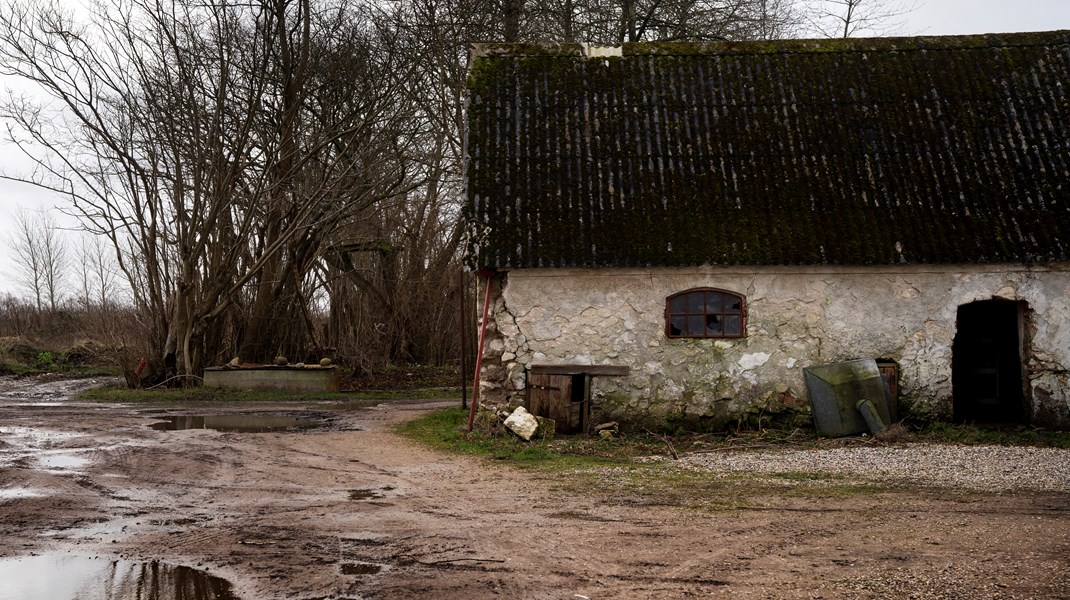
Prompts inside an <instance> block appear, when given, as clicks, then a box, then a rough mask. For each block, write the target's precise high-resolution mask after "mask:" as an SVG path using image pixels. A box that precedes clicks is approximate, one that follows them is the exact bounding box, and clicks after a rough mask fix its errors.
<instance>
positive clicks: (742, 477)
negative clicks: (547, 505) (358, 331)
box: [396, 408, 886, 511]
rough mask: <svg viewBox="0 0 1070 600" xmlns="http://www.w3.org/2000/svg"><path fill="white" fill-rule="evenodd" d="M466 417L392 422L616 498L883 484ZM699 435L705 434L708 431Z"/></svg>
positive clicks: (443, 445) (820, 494) (707, 503)
mask: <svg viewBox="0 0 1070 600" xmlns="http://www.w3.org/2000/svg"><path fill="white" fill-rule="evenodd" d="M467 419H468V413H467V411H465V410H462V409H460V408H450V409H446V410H441V411H436V412H432V413H429V414H427V415H425V416H424V417H422V418H420V419H417V420H415V421H409V422H406V423H403V424H401V425H398V426H397V429H396V430H397V432H398V433H400V434H402V435H404V436H406V437H409V438H410V439H413V440H416V441H418V442H420V443H423V444H425V445H427V446H430V447H432V448H435V449H437V450H441V451H444V452H452V453H455V454H462V455H467V456H477V457H483V458H486V459H489V460H493V461H495V462H499V463H501V464H505V465H508V466H511V467H516V468H521V469H525V470H526V471H528V472H530V473H532V475H533V476H535V477H545V478H546V479H547V480H548V481H552V482H553V486H554V489H556V490H561V491H566V492H571V493H577V494H585V495H596V496H600V497H603V498H605V499H606V501H608V502H612V503H618V504H633V505H644V506H655V505H665V506H685V507H691V508H696V509H701V510H716V511H724V510H740V509H743V508H748V507H752V506H761V505H762V504H763V503H765V502H766V501H767V499H768V498H770V497H780V498H807V499H809V498H841V497H848V496H852V495H857V494H872V493H874V492H876V491H881V490H883V489H886V488H882V487H879V486H874V485H869V484H859V483H857V482H853V481H849V480H847V479H845V478H841V477H837V476H834V475H821V474H812V473H785V474H782V476H769V475H758V474H751V473H723V472H721V473H709V472H705V471H698V470H691V469H687V468H681V467H679V466H678V465H677V464H676V463H674V462H672V461H669V460H655V461H650V460H643V461H639V460H636V459H637V458H640V457H649V456H651V455H664V454H666V453H667V446H666V444H665V441H664V440H662V439H661V438H658V437H657V436H653V435H632V436H627V437H624V438H616V439H611V440H603V439H601V438H598V437H587V436H562V437H558V438H556V439H554V440H549V441H547V440H535V441H532V442H524V441H522V440H520V439H519V438H517V437H515V436H512V435H501V436H498V435H492V434H490V433H486V432H481V431H473V432H468V431H466V425H467ZM702 439H706V440H709V438H708V436H707V437H704V438H702ZM692 441H693V440H692ZM673 445H674V446H675V447H677V449H680V448H682V447H687V446H689V445H690V443H688V442H687V440H676V441H674V442H673Z"/></svg>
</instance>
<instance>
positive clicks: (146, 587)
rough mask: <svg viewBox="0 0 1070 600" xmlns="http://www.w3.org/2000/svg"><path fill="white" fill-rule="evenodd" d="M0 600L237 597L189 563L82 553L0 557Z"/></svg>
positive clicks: (222, 599) (227, 586) (209, 599)
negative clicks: (136, 560) (121, 558)
mask: <svg viewBox="0 0 1070 600" xmlns="http://www.w3.org/2000/svg"><path fill="white" fill-rule="evenodd" d="M0 581H2V582H3V585H0V600H54V599H57V598H78V599H79V600H127V599H130V598H154V599H158V600H237V596H235V595H234V594H233V592H232V591H231V585H230V582H228V581H227V580H225V579H220V578H218V577H213V576H211V575H208V574H207V573H204V572H203V571H198V570H196V569H191V568H189V567H177V566H173V565H168V564H164V563H159V562H148V563H138V562H131V561H127V560H108V559H102V558H88V557H84V556H48V555H46V556H29V557H23V558H14V559H11V558H8V559H0Z"/></svg>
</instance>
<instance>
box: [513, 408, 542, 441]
mask: <svg viewBox="0 0 1070 600" xmlns="http://www.w3.org/2000/svg"><path fill="white" fill-rule="evenodd" d="M505 426H506V427H508V428H509V431H512V432H513V433H515V434H516V435H517V436H519V437H520V439H522V440H525V441H530V440H531V438H532V437H533V436H534V435H535V431H536V430H537V429H538V428H539V422H538V421H537V420H536V419H535V417H534V416H533V415H532V414H531V413H529V412H528V411H527V410H526V409H525V408H524V407H523V406H518V407H516V410H514V411H513V414H511V415H509V418H507V419H506V420H505Z"/></svg>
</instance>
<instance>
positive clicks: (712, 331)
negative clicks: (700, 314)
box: [706, 315, 722, 336]
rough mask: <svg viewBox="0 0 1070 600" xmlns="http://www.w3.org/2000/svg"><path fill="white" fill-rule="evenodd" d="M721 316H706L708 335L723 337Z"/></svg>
mask: <svg viewBox="0 0 1070 600" xmlns="http://www.w3.org/2000/svg"><path fill="white" fill-rule="evenodd" d="M721 333H722V327H721V315H706V335H708V336H714V335H721Z"/></svg>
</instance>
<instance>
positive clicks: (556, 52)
mask: <svg viewBox="0 0 1070 600" xmlns="http://www.w3.org/2000/svg"><path fill="white" fill-rule="evenodd" d="M1051 45H1070V30H1066V29H1057V30H1052V31H1027V32H1017V33H983V34H974V35H941V36H914V37H878V38H846V39H844V38H833V39H785V40H751V41H739V42H725V41H719V42H628V43H624V44H621V45H619V46H596V45H592V44H529V43H524V44H506V43H499V42H491V43H474V44H472V45H471V49H470V50H471V52H470V58H471V60H475V59H477V58H480V57H484V56H503V57H506V56H508V57H517V56H546V57H577V58H578V57H585V58H606V57H616V56H687V55H705V54H728V55H731V54H787V53H790V54H794V53H825V52H895V51H910V50H952V49H969V48H1005V47H1028V46H1051Z"/></svg>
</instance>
